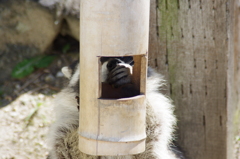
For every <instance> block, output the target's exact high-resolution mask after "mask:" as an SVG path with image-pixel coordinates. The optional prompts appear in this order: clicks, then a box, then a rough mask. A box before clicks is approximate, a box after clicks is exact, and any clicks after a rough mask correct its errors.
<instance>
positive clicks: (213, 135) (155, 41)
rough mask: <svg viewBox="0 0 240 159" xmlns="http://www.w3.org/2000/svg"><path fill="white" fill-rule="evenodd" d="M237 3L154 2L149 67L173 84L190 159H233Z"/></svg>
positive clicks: (181, 137)
mask: <svg viewBox="0 0 240 159" xmlns="http://www.w3.org/2000/svg"><path fill="white" fill-rule="evenodd" d="M236 3H237V2H236V1H234V0H214V1H203V0H152V1H151V12H150V13H151V14H150V38H149V39H150V43H149V65H150V66H152V67H154V68H156V69H157V70H158V72H160V73H162V74H163V75H165V78H166V79H167V80H168V82H169V83H168V91H167V94H169V95H170V96H171V97H172V99H173V100H174V104H175V105H176V114H177V117H178V119H179V122H178V130H177V134H178V135H177V137H178V144H179V145H180V146H181V147H182V148H183V149H184V150H185V151H186V155H187V157H188V158H189V159H233V136H234V130H235V127H236V126H235V125H234V123H236V122H235V121H238V120H239V115H237V114H239V106H238V104H239V97H238V91H237V90H239V83H237V82H236V81H239V69H237V68H238V65H239V62H238V59H239V49H238V48H237V47H236V46H239V40H238V39H237V37H236V34H237V32H238V30H237V29H236V28H237V27H239V25H238V21H236V20H235V19H236V17H237V13H236V12H238V8H237V4H236ZM238 29H239V28H238ZM237 107H238V108H237Z"/></svg>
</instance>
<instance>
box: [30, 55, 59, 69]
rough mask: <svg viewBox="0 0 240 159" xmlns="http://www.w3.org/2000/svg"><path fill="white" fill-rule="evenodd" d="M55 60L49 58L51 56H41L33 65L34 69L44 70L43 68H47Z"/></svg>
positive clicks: (52, 57) (53, 57) (51, 57)
mask: <svg viewBox="0 0 240 159" xmlns="http://www.w3.org/2000/svg"><path fill="white" fill-rule="evenodd" d="M54 59H55V56H51V55H48V56H43V57H42V58H40V59H39V60H37V61H36V63H35V65H34V66H35V67H36V68H44V67H47V66H49V65H50V64H51V63H52V61H53V60H54Z"/></svg>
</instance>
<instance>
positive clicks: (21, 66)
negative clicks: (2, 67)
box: [12, 59, 34, 78]
mask: <svg viewBox="0 0 240 159" xmlns="http://www.w3.org/2000/svg"><path fill="white" fill-rule="evenodd" d="M33 71H34V61H31V60H26V59H25V60H23V61H22V62H20V63H18V64H17V65H16V66H15V67H14V68H13V71H12V77H14V78H23V77H25V76H27V75H29V74H31V73H32V72H33Z"/></svg>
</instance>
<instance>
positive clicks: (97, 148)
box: [79, 0, 150, 156]
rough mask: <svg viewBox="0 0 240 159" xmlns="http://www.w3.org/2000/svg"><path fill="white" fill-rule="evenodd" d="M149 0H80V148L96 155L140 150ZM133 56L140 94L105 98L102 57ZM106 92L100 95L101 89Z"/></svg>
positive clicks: (141, 144)
mask: <svg viewBox="0 0 240 159" xmlns="http://www.w3.org/2000/svg"><path fill="white" fill-rule="evenodd" d="M149 5H150V0H111V1H110V0H101V1H96V0H81V5H80V6H81V9H80V11H81V13H80V21H81V23H80V27H81V29H80V30H81V31H80V48H81V49H80V72H81V76H80V119H79V125H80V126H79V149H80V151H82V152H83V153H86V154H90V155H97V156H103V155H104V156H117V155H131V154H137V153H141V152H143V151H145V138H146V132H145V117H146V108H145V104H144V103H145V95H146V72H147V71H146V70H147V69H146V68H147V51H148V32H149V7H150V6H149ZM118 56H120V57H122V56H133V57H134V62H135V64H134V67H133V81H132V82H133V84H134V85H135V87H136V89H137V90H138V92H139V95H137V96H134V97H130V98H115V99H112V98H107V97H106V96H107V94H111V93H112V92H111V91H113V90H111V89H110V90H109V89H105V85H104V84H102V82H101V80H100V79H101V78H100V77H101V62H100V58H101V57H118ZM102 90H107V91H106V92H105V95H104V98H102V94H103V93H104V91H102Z"/></svg>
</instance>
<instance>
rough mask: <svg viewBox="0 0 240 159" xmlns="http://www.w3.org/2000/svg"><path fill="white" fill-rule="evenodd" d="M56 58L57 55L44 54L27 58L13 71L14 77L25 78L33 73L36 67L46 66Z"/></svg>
mask: <svg viewBox="0 0 240 159" xmlns="http://www.w3.org/2000/svg"><path fill="white" fill-rule="evenodd" d="M54 59H55V56H51V55H43V56H37V57H33V58H30V59H25V60H23V61H22V62H20V63H18V64H17V65H16V66H15V67H14V68H13V71H12V77H13V78H23V77H25V76H27V75H29V74H31V73H32V72H33V71H34V70H35V68H44V67H47V66H48V65H50V64H51V63H52V61H53V60H54Z"/></svg>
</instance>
